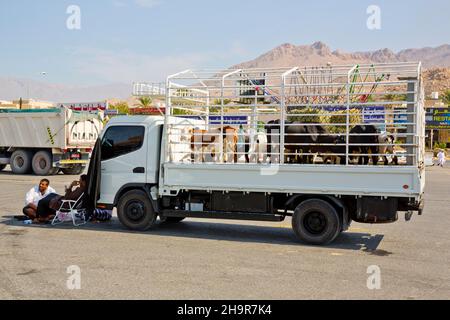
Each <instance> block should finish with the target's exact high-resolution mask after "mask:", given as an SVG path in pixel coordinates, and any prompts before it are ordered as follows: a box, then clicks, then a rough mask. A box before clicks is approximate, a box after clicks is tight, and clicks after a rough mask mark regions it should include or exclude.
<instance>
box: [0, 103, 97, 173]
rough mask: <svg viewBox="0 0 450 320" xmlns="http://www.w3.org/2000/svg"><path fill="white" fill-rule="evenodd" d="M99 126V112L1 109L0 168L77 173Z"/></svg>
mask: <svg viewBox="0 0 450 320" xmlns="http://www.w3.org/2000/svg"><path fill="white" fill-rule="evenodd" d="M102 128H103V123H102V121H101V119H100V118H99V114H94V113H88V112H77V111H73V110H70V109H67V108H51V109H30V110H16V109H9V110H0V170H4V169H5V168H6V166H7V165H8V164H9V165H10V167H11V170H12V172H13V173H16V174H27V173H34V174H36V175H42V176H45V175H52V174H56V173H58V172H60V171H61V172H63V173H64V174H80V173H82V172H83V171H84V169H85V167H86V165H87V164H88V162H89V154H90V152H91V151H92V148H93V146H94V144H95V141H96V140H97V139H98V137H99V134H100V132H101V130H102Z"/></svg>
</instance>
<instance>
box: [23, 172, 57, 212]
mask: <svg viewBox="0 0 450 320" xmlns="http://www.w3.org/2000/svg"><path fill="white" fill-rule="evenodd" d="M49 184H50V181H48V179H42V180H41V181H40V182H39V185H38V186H34V187H33V188H31V189H30V191H28V192H27V195H26V196H25V207H24V208H23V214H24V215H26V216H27V217H28V218H30V219H31V220H34V219H35V218H36V210H37V206H38V203H39V201H40V200H41V199H43V198H45V197H46V196H48V195H49V194H51V193H56V192H55V189H53V188H52V187H50V186H49Z"/></svg>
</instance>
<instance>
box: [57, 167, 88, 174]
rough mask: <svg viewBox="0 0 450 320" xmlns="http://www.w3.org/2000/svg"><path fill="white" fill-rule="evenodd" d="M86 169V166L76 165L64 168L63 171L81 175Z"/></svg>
mask: <svg viewBox="0 0 450 320" xmlns="http://www.w3.org/2000/svg"><path fill="white" fill-rule="evenodd" d="M84 169H86V167H85V166H80V165H76V166H73V167H70V168H62V169H61V172H62V173H64V174H67V175H79V174H82V173H83V171H84Z"/></svg>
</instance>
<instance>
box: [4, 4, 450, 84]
mask: <svg viewBox="0 0 450 320" xmlns="http://www.w3.org/2000/svg"><path fill="white" fill-rule="evenodd" d="M371 4H375V5H378V6H379V7H380V9H381V30H369V29H368V28H367V27H366V20H367V18H368V15H367V13H366V9H367V7H368V6H369V5H371ZM69 5H78V6H79V7H80V9H81V30H69V29H68V28H67V27H66V20H67V19H68V18H69V14H67V13H66V10H67V7H68V6H69ZM449 14H450V1H448V0H428V1H422V0H417V1H412V0H409V1H406V0H395V1H394V0H390V1H384V0H369V1H366V0H341V1H331V0H330V1H328V0H322V1H320V0H315V1H312V0H309V1H300V0H277V1H273V0H259V1H255V0H227V1H217V0H209V1H207V0H190V1H186V0H185V1H183V0H95V1H92V0H90V1H89V0H71V1H65V0H39V1H33V0H14V1H13V0H0V40H1V50H0V76H13V77H21V78H32V79H38V80H44V81H47V82H53V83H65V84H77V85H92V84H106V83H111V82H122V83H127V82H131V81H159V80H163V79H164V77H165V75H167V74H170V73H172V72H176V71H179V70H184V69H187V68H190V67H228V66H231V65H233V64H236V63H240V62H243V61H247V60H251V59H253V58H255V57H257V56H259V55H260V54H262V53H264V52H266V51H268V50H270V49H272V48H273V47H276V46H278V45H280V44H282V43H286V42H289V43H293V44H296V45H298V44H311V43H313V42H315V41H319V40H320V41H323V42H325V43H327V44H328V45H329V46H330V47H331V48H332V49H333V50H334V49H342V50H344V51H356V50H358V51H366V50H374V49H379V48H385V47H387V48H390V49H393V50H394V51H398V50H401V49H405V48H416V47H424V46H438V45H441V44H444V43H450V31H449V30H450V16H449ZM42 71H45V72H47V75H46V76H45V79H44V77H43V76H42V75H41V74H40V72H42Z"/></svg>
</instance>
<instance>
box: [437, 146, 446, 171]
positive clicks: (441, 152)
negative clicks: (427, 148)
mask: <svg viewBox="0 0 450 320" xmlns="http://www.w3.org/2000/svg"><path fill="white" fill-rule="evenodd" d="M437 157H438V164H439V165H440V166H441V167H444V164H445V152H444V150H442V149H441V150H439V153H438V155H437Z"/></svg>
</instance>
